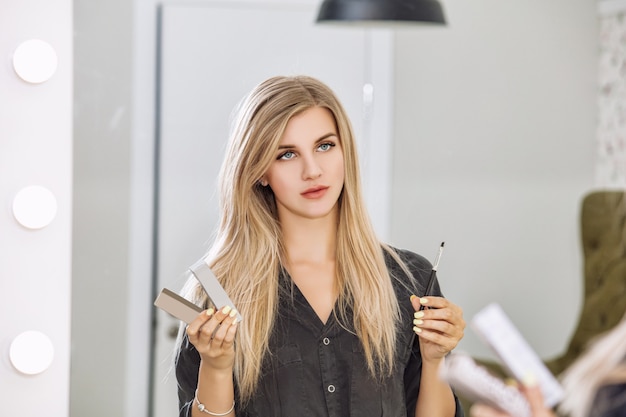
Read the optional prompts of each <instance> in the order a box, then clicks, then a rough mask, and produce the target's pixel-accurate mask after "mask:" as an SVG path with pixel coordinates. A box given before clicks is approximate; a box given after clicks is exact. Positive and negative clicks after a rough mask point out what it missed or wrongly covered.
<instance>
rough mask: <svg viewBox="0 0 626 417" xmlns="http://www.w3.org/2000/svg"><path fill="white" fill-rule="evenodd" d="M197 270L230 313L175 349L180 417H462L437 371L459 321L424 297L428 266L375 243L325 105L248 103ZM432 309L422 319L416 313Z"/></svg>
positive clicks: (300, 86)
mask: <svg viewBox="0 0 626 417" xmlns="http://www.w3.org/2000/svg"><path fill="white" fill-rule="evenodd" d="M220 209H221V219H220V225H219V230H218V232H217V236H216V239H215V242H214V244H213V246H212V248H211V249H210V251H209V253H208V255H207V257H206V259H205V260H206V263H207V264H208V265H209V266H210V268H211V269H212V271H213V272H214V273H215V275H216V276H217V277H218V279H219V280H220V282H221V283H222V285H223V286H224V288H225V290H226V292H227V293H228V294H229V295H230V297H231V299H232V300H233V303H234V304H235V306H236V307H237V308H238V309H239V312H240V313H241V316H242V317H243V320H242V321H241V322H236V312H235V311H233V310H232V309H231V307H232V306H213V305H211V304H210V301H209V300H208V298H207V295H206V294H205V293H204V291H203V290H202V288H201V286H200V285H199V284H198V283H197V282H196V281H195V279H190V280H189V281H188V283H187V285H186V287H185V290H184V295H186V296H187V298H189V299H191V300H193V301H195V302H196V303H198V304H203V305H204V306H205V308H207V310H206V311H205V312H203V313H201V314H200V315H198V317H197V318H196V319H195V321H193V322H192V323H190V324H189V325H188V326H187V328H186V329H185V331H184V332H181V335H180V337H179V339H180V340H179V346H178V352H177V362H176V375H177V379H178V384H179V390H178V394H179V400H180V407H181V408H180V415H181V416H194V417H199V416H207V415H212V416H235V415H236V416H238V417H244V416H260V417H268V416H286V417H305V416H337V417H347V416H359V417H367V416H385V417H404V416H424V417H433V416H438V417H446V416H450V417H451V416H455V415H456V416H461V415H462V409H461V407H460V405H459V403H458V401H457V399H456V397H455V395H454V393H453V392H452V390H451V389H450V387H449V386H448V385H447V384H445V383H443V382H442V381H440V380H439V378H438V375H437V371H438V366H439V365H440V364H441V362H442V361H443V360H444V357H445V355H446V354H447V353H449V352H450V351H451V350H452V349H454V347H455V346H456V345H457V343H458V342H459V340H460V339H461V338H462V337H463V330H464V327H465V322H464V320H463V315H462V311H461V309H460V308H459V307H458V306H456V305H455V304H453V303H451V302H450V301H448V300H447V299H445V298H443V297H442V296H441V292H440V289H439V286H438V285H436V286H435V293H434V295H432V296H423V295H424V288H425V286H426V281H427V278H428V275H429V273H430V270H431V264H430V263H429V262H428V261H427V260H426V259H425V258H423V257H421V256H419V255H417V254H415V253H412V252H409V251H406V250H398V249H395V248H392V247H389V246H387V245H385V244H383V243H381V242H380V241H379V240H378V239H377V237H376V236H375V234H374V231H373V229H372V225H371V223H370V220H369V218H368V215H367V213H366V209H365V206H364V202H363V197H362V191H361V185H360V180H359V163H358V160H357V151H356V148H355V140H354V137H353V133H352V128H351V126H350V122H349V120H348V117H347V115H346V113H345V110H344V109H343V107H342V106H341V104H340V103H339V101H338V99H337V98H336V96H335V95H334V93H333V92H332V91H331V90H330V89H329V88H328V87H327V86H326V85H324V84H323V83H321V82H320V81H319V80H316V79H314V78H311V77H306V76H295V77H273V78H270V79H268V80H266V81H264V82H262V83H261V84H259V85H258V86H257V87H256V88H254V89H253V90H252V92H251V93H250V94H249V95H248V96H247V97H246V98H245V100H244V101H243V102H242V104H241V107H240V109H239V111H238V115H237V117H236V119H235V121H234V126H233V131H232V133H231V137H230V140H229V143H228V149H227V151H226V157H225V160H224V164H223V166H222V170H221V172H220ZM421 307H426V308H423V309H422V308H421Z"/></svg>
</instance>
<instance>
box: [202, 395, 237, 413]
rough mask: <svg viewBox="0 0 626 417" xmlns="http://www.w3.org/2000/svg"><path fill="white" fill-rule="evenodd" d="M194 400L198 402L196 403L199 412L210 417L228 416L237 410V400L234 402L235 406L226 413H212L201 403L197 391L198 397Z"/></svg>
mask: <svg viewBox="0 0 626 417" xmlns="http://www.w3.org/2000/svg"><path fill="white" fill-rule="evenodd" d="M194 400H195V401H196V403H197V404H198V410H200V412H202V413H206V414H208V415H210V416H227V415H229V414H230V413H232V412H233V410H234V409H235V400H233V405H232V407H230V410H228V411H226V412H225V413H212V412H210V411H209V410H207V409H206V407H205V406H204V404H202V403H201V402H200V400H199V399H198V390H197V389H196V395H195V397H194Z"/></svg>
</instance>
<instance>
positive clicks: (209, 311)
mask: <svg viewBox="0 0 626 417" xmlns="http://www.w3.org/2000/svg"><path fill="white" fill-rule="evenodd" d="M213 313H215V310H213V307H211V308H210V309H208V310H207V311H206V315H207V316H212V315H213Z"/></svg>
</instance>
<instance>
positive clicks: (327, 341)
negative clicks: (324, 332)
mask: <svg viewBox="0 0 626 417" xmlns="http://www.w3.org/2000/svg"><path fill="white" fill-rule="evenodd" d="M322 342H324V344H325V345H326V346H328V345H330V339H329V338H327V337H325V338H324V340H322Z"/></svg>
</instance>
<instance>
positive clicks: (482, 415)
mask: <svg viewBox="0 0 626 417" xmlns="http://www.w3.org/2000/svg"><path fill="white" fill-rule="evenodd" d="M520 390H521V391H522V393H523V394H524V395H525V396H526V399H527V400H528V404H529V405H530V415H531V416H532V417H555V415H554V413H553V412H552V410H550V409H548V408H546V407H545V405H544V401H543V396H542V395H541V390H540V389H539V387H538V386H537V385H535V384H533V385H529V386H523V387H521V388H520ZM470 416H471V417H511V416H509V415H508V414H507V413H505V412H504V411H500V410H497V409H495V408H492V407H489V406H488V405H485V404H474V405H473V406H472V408H471V409H470Z"/></svg>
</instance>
